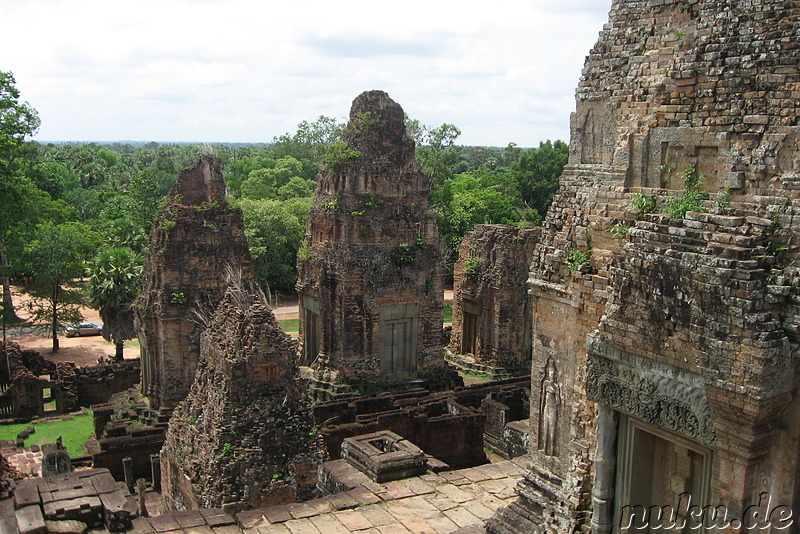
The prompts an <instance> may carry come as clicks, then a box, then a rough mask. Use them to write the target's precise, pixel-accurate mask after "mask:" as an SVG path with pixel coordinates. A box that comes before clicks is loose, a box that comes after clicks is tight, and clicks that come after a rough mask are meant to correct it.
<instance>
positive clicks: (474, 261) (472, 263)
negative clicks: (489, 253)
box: [464, 258, 483, 276]
mask: <svg viewBox="0 0 800 534" xmlns="http://www.w3.org/2000/svg"><path fill="white" fill-rule="evenodd" d="M482 263H483V260H482V259H481V258H470V259H468V260H467V261H465V262H464V274H466V275H467V276H477V275H478V273H479V272H480V270H481V264H482Z"/></svg>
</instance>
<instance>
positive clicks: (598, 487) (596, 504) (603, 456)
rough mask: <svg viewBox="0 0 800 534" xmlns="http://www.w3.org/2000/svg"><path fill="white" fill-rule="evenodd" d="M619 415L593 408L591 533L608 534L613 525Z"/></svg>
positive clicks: (601, 408) (599, 406)
mask: <svg viewBox="0 0 800 534" xmlns="http://www.w3.org/2000/svg"><path fill="white" fill-rule="evenodd" d="M618 425H619V414H617V412H615V411H614V410H613V409H612V408H610V407H608V406H606V405H604V404H598V405H597V454H596V456H595V461H594V467H595V474H594V485H593V488H592V534H608V533H609V532H611V530H612V528H613V526H614V525H613V523H614V484H615V479H616V471H617V428H618Z"/></svg>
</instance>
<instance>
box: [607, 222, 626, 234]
mask: <svg viewBox="0 0 800 534" xmlns="http://www.w3.org/2000/svg"><path fill="white" fill-rule="evenodd" d="M630 229H631V227H630V226H627V225H625V224H623V223H621V222H618V223H617V224H615V225H614V226H612V227H611V228H609V229H608V232H609V233H610V234H611V235H613V236H614V237H624V236H626V235H628V230H630Z"/></svg>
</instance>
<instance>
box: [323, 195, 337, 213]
mask: <svg viewBox="0 0 800 534" xmlns="http://www.w3.org/2000/svg"><path fill="white" fill-rule="evenodd" d="M339 200H340V198H339V197H335V198H332V199H330V200H328V201H327V202H322V203H321V204H320V206H321V207H322V209H323V210H324V211H325V213H331V212H334V211H337V210H338V209H339V205H340V204H339Z"/></svg>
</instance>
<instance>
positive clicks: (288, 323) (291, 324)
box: [278, 319, 300, 334]
mask: <svg viewBox="0 0 800 534" xmlns="http://www.w3.org/2000/svg"><path fill="white" fill-rule="evenodd" d="M278 322H279V323H281V328H283V331H284V332H286V333H287V334H288V333H290V332H298V331H300V319H281V320H280V321H278Z"/></svg>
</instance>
